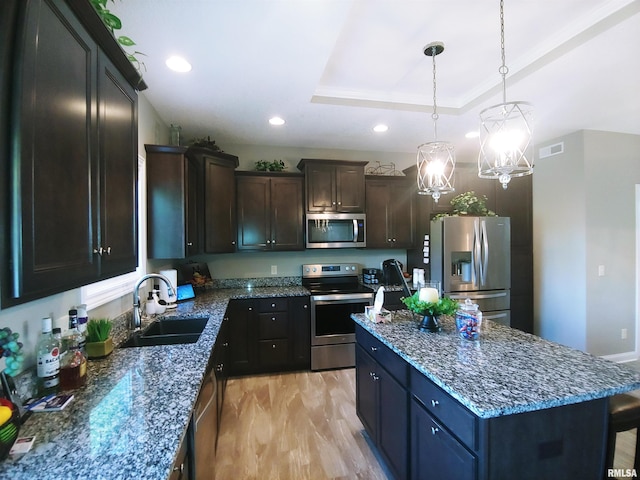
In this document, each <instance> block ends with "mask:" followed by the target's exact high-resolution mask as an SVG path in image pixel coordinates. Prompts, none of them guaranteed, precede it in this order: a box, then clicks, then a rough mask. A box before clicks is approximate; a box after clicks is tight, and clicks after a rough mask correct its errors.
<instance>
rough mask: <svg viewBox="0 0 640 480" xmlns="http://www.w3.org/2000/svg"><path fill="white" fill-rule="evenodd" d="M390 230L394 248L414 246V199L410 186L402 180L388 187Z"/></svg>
mask: <svg viewBox="0 0 640 480" xmlns="http://www.w3.org/2000/svg"><path fill="white" fill-rule="evenodd" d="M390 191H391V193H390V196H389V197H390V200H391V226H392V228H391V230H392V237H391V238H392V244H393V246H394V248H412V247H413V246H414V244H415V217H414V209H415V198H414V191H413V188H412V186H411V185H409V183H408V182H407V181H406V180H404V179H403V181H400V182H395V181H394V182H393V183H392V184H391V185H390Z"/></svg>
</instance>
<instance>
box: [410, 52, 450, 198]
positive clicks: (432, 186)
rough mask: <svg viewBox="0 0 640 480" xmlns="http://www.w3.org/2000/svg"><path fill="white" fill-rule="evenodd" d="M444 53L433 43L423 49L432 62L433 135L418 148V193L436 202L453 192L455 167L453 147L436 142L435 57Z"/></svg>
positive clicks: (447, 143) (446, 143)
mask: <svg viewBox="0 0 640 480" xmlns="http://www.w3.org/2000/svg"><path fill="white" fill-rule="evenodd" d="M443 51H444V43H442V42H433V43H430V44H428V45H427V46H426V47H424V49H423V52H424V54H425V55H427V56H428V57H431V58H432V62H433V114H432V115H431V118H432V119H433V133H434V141H433V142H427V143H423V144H422V145H420V146H419V147H418V156H417V166H418V179H417V180H418V193H419V194H421V195H431V196H432V197H433V201H434V202H436V203H437V202H438V199H439V198H440V196H441V195H443V194H445V193H449V192H453V191H454V188H453V186H452V185H451V182H452V180H453V170H454V168H455V165H456V156H455V151H454V147H453V145H452V144H451V143H449V142H439V141H438V107H437V105H436V55H440V54H441V53H442V52H443Z"/></svg>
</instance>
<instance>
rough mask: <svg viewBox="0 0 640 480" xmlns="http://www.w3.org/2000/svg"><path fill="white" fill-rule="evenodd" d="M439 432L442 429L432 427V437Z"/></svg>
mask: <svg viewBox="0 0 640 480" xmlns="http://www.w3.org/2000/svg"><path fill="white" fill-rule="evenodd" d="M439 431H440V429H439V428H438V427H431V435H435V434H436V433H438V432H439Z"/></svg>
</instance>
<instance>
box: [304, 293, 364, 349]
mask: <svg viewBox="0 0 640 480" xmlns="http://www.w3.org/2000/svg"><path fill="white" fill-rule="evenodd" d="M372 302H373V295H369V294H364V295H363V294H333V295H312V296H311V345H312V346H313V345H336V344H343V343H354V342H355V323H354V321H353V319H352V318H351V314H352V313H364V310H365V308H364V307H365V306H367V305H372Z"/></svg>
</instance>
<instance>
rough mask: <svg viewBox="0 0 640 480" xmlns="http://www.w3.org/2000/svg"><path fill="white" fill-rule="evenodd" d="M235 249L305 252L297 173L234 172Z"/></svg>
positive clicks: (300, 185) (300, 180)
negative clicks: (235, 187)
mask: <svg viewBox="0 0 640 480" xmlns="http://www.w3.org/2000/svg"><path fill="white" fill-rule="evenodd" d="M236 176H237V182H238V250H269V251H271V250H302V249H304V234H303V221H302V216H303V211H302V188H303V179H302V175H300V174H292V173H278V174H274V175H270V174H262V173H255V172H236Z"/></svg>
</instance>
